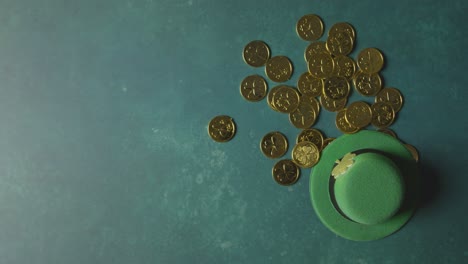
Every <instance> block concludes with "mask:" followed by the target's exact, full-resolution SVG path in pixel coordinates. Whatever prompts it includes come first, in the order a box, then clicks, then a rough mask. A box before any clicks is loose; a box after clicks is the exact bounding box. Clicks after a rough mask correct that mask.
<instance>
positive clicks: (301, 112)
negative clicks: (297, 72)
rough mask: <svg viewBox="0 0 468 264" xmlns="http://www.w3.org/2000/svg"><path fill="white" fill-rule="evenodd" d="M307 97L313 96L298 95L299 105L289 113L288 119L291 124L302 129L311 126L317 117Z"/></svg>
mask: <svg viewBox="0 0 468 264" xmlns="http://www.w3.org/2000/svg"><path fill="white" fill-rule="evenodd" d="M309 98H312V99H314V100H315V98H313V97H310V96H307V95H303V96H301V97H300V100H299V101H300V102H299V106H298V107H297V109H296V110H294V112H292V113H290V114H289V121H290V122H291V124H293V126H295V127H297V128H300V129H304V128H309V127H311V126H312V125H313V124H314V123H315V120H316V119H317V115H318V113H317V112H316V111H315V109H314V106H313V105H312V104H311V103H310V100H311V99H309Z"/></svg>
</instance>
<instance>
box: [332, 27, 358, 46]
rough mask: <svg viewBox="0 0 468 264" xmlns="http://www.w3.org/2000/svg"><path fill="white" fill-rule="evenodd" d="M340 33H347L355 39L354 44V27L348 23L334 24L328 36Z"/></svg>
mask: <svg viewBox="0 0 468 264" xmlns="http://www.w3.org/2000/svg"><path fill="white" fill-rule="evenodd" d="M340 32H345V33H347V34H348V35H349V36H350V37H351V38H352V39H353V42H354V40H355V39H356V31H354V28H353V26H351V24H349V23H346V22H340V23H336V24H334V25H333V26H332V27H331V28H330V30H329V31H328V36H330V35H334V34H337V33H340Z"/></svg>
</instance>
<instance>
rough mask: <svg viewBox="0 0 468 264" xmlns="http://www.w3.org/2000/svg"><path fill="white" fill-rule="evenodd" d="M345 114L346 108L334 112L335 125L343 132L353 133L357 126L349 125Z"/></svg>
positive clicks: (356, 130) (357, 129)
mask: <svg viewBox="0 0 468 264" xmlns="http://www.w3.org/2000/svg"><path fill="white" fill-rule="evenodd" d="M345 115H346V108H345V109H342V110H340V111H338V113H336V120H335V124H336V127H337V128H338V129H339V130H340V131H341V132H343V133H345V134H353V133H356V132H358V131H359V128H358V127H355V126H353V125H351V124H350V123H349V122H348V121H347V120H346V117H345Z"/></svg>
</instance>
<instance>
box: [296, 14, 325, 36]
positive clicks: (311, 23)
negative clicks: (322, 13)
mask: <svg viewBox="0 0 468 264" xmlns="http://www.w3.org/2000/svg"><path fill="white" fill-rule="evenodd" d="M296 31H297V35H299V37H300V38H301V39H303V40H306V41H313V40H317V39H319V38H320V37H321V36H322V35H323V22H322V19H321V18H320V17H319V16H317V15H312V14H311V15H305V16H303V17H301V18H300V19H299V21H297V24H296Z"/></svg>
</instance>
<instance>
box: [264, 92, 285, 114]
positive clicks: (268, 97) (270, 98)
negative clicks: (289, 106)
mask: <svg viewBox="0 0 468 264" xmlns="http://www.w3.org/2000/svg"><path fill="white" fill-rule="evenodd" d="M283 86H285V85H278V86H275V87H273V88H272V89H271V90H270V92H268V96H267V103H268V105H269V106H270V108H271V109H273V110H275V111H276V112H279V111H278V109H276V107H275V105H274V104H273V96H274V95H275V93H276V92H277V91H278V90H279V89H280V88H281V87H283Z"/></svg>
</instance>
